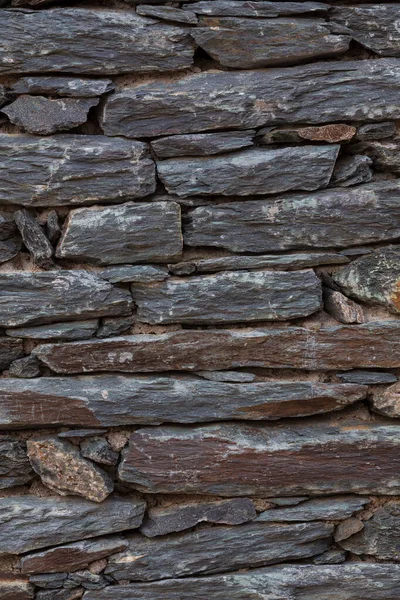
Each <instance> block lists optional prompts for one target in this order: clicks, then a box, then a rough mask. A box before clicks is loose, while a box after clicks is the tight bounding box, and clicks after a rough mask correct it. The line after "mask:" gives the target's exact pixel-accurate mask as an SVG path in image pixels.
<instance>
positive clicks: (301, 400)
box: [0, 375, 366, 428]
mask: <svg viewBox="0 0 400 600" xmlns="http://www.w3.org/2000/svg"><path fill="white" fill-rule="evenodd" d="M365 394H366V388H365V387H364V386H359V385H351V384H350V385H341V384H325V383H312V382H306V381H305V382H279V381H277V382H273V381H272V382H254V383H244V384H238V383H225V382H218V381H217V382H215V381H207V380H205V379H203V378H185V379H183V378H177V377H171V378H170V377H160V376H151V377H142V376H136V377H135V376H122V375H109V376H108V375H102V376H97V377H90V376H88V377H75V378H67V377H60V378H57V379H56V378H54V377H41V378H39V379H35V380H23V381H22V380H19V381H15V380H12V379H11V380H10V379H0V427H2V428H5V427H7V426H9V427H17V426H18V427H26V426H30V427H33V426H39V427H40V426H52V425H75V426H79V425H82V426H86V427H92V426H93V427H101V426H104V425H108V426H118V425H128V424H135V423H141V424H157V423H162V422H178V423H196V422H198V421H203V422H204V421H211V420H221V419H239V420H242V419H250V420H253V419H255V420H259V419H277V418H283V417H291V416H302V415H310V414H318V413H321V412H322V413H323V412H330V411H332V410H339V409H341V408H344V407H346V406H349V405H351V404H353V403H354V402H357V401H358V400H361V399H362V398H364V397H365Z"/></svg>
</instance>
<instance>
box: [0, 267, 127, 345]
mask: <svg viewBox="0 0 400 600" xmlns="http://www.w3.org/2000/svg"><path fill="white" fill-rule="evenodd" d="M131 308H132V299H131V296H130V294H129V293H128V291H127V290H121V289H117V288H114V287H113V286H112V285H111V284H110V283H109V282H108V281H105V280H104V279H102V278H101V277H98V276H96V275H95V274H93V273H90V272H88V271H78V270H77V271H47V272H29V271H16V272H11V273H0V327H16V326H19V325H25V324H26V325H35V324H37V325H39V324H41V323H46V322H47V323H48V322H52V321H53V322H54V321H59V320H63V319H65V320H73V319H80V318H81V319H87V318H90V317H99V316H102V315H104V316H119V315H128V314H130V312H131ZM11 341H12V340H9V342H11ZM14 343H15V341H14Z"/></svg>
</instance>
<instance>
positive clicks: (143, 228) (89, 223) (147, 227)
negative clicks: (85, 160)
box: [56, 202, 182, 265]
mask: <svg viewBox="0 0 400 600" xmlns="http://www.w3.org/2000/svg"><path fill="white" fill-rule="evenodd" d="M116 239H117V240H118V243H117V244H116ZM181 252H182V234H181V211H180V206H179V204H176V203H175V202H148V203H147V202H146V203H141V202H140V203H133V202H132V203H128V204H123V205H118V206H107V207H101V206H94V207H90V208H78V209H76V210H72V211H71V212H70V213H69V215H68V218H67V221H66V223H65V225H64V231H63V234H62V236H61V239H60V242H59V244H58V247H57V251H56V256H58V257H59V258H67V259H72V260H79V261H84V262H91V263H95V264H101V265H111V264H118V263H119V264H121V263H122V264H123V263H131V264H132V263H139V262H155V263H158V262H161V263H162V262H168V261H170V260H172V261H173V260H175V259H178V258H179V257H180V255H181Z"/></svg>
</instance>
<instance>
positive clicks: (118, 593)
mask: <svg viewBox="0 0 400 600" xmlns="http://www.w3.org/2000/svg"><path fill="white" fill-rule="evenodd" d="M339 585H340V592H339V593H340V594H342V595H343V594H345V598H346V600H359V599H360V598H363V600H389V599H390V600H392V599H393V600H394V599H395V598H397V597H398V596H399V594H400V565H393V564H371V563H358V562H356V563H348V564H346V565H330V566H313V565H290V564H288V565H284V566H281V567H266V568H264V569H251V570H250V571H249V572H247V573H228V574H225V575H214V576H211V577H199V578H194V577H187V578H184V579H168V580H165V581H159V582H154V583H142V584H141V583H134V584H132V585H119V586H111V587H108V588H105V589H104V590H97V591H88V592H86V593H85V595H84V600H181V599H182V598H185V597H190V596H192V597H196V598H198V599H199V600H200V598H201V599H202V600H203V598H204V600H205V599H206V598H213V600H226V598H227V596H229V598H231V599H232V600H248V599H249V598H252V600H265V598H266V597H267V598H268V596H269V597H270V598H271V599H272V598H274V599H275V598H279V600H292V599H293V598H294V597H296V596H295V595H297V596H298V597H299V598H301V596H303V597H304V598H307V600H322V598H324V597H325V598H327V599H328V598H330V599H331V598H332V590H336V589H338V586H339Z"/></svg>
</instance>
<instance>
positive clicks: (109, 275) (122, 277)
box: [100, 265, 168, 283]
mask: <svg viewBox="0 0 400 600" xmlns="http://www.w3.org/2000/svg"><path fill="white" fill-rule="evenodd" d="M100 275H101V276H102V277H103V279H107V281H110V282H111V283H153V282H154V281H164V279H166V278H167V277H168V270H167V268H166V267H160V266H154V265H120V266H118V267H108V268H106V269H103V270H102V271H101V272H100Z"/></svg>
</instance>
